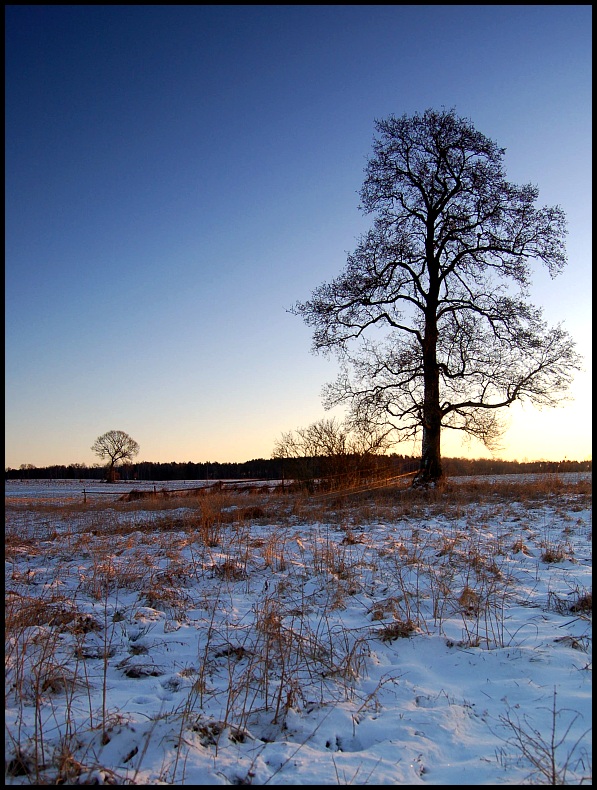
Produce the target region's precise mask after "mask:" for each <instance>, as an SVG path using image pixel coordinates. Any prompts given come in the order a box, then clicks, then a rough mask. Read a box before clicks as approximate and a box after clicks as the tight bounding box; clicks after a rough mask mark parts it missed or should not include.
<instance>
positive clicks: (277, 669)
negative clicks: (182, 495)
mask: <svg viewBox="0 0 597 790" xmlns="http://www.w3.org/2000/svg"><path fill="white" fill-rule="evenodd" d="M560 477H562V476H560ZM588 477H589V479H590V475H589V476H588ZM585 478H586V476H585ZM575 479H577V480H580V479H581V478H578V476H577V477H576V478H575ZM573 482H574V481H573V480H572V478H571V484H569V485H566V486H564V487H560V488H558V487H557V486H555V485H554V488H553V491H552V490H550V488H549V484H546V485H545V486H544V488H545V494H544V495H543V496H542V498H537V497H536V496H535V497H531V498H529V497H528V496H526V495H525V494H524V493H523V491H524V490H525V489H524V483H523V482H522V483H521V484H520V490H521V493H520V497H519V498H517V497H513V498H512V497H510V498H500V497H492V496H487V497H480V499H479V501H478V502H470V501H467V500H466V499H465V498H459V497H454V499H453V501H449V500H447V499H442V498H441V497H440V496H439V495H437V496H432V497H431V498H430V500H429V502H428V504H424V503H423V504H419V505H416V504H404V503H401V502H400V498H399V496H396V497H395V499H394V500H393V504H392V500H387V502H386V501H385V500H382V499H378V498H377V497H376V498H374V499H373V500H372V501H371V502H369V503H367V504H365V505H363V504H362V503H361V504H358V503H357V502H356V501H355V502H354V503H352V504H351V503H350V501H348V500H347V501H346V502H345V504H344V506H342V507H341V506H340V504H338V503H335V504H334V503H333V501H332V500H328V501H326V502H323V500H322V501H321V502H320V503H319V504H318V505H316V504H314V500H310V501H309V500H304V501H298V502H297V503H295V504H293V503H292V501H291V499H290V498H288V497H287V498H286V499H285V498H284V497H283V496H282V497H280V496H274V495H273V494H264V495H263V496H260V498H259V499H258V500H256V499H255V496H253V499H251V504H252V505H255V504H257V502H258V503H259V505H260V506H261V507H262V508H263V511H264V515H263V517H256V518H249V517H247V518H243V516H242V513H243V508H242V504H243V503H242V501H240V499H238V497H239V494H236V495H235V494H232V493H230V494H225V493H221V494H216V495H214V497H213V504H211V505H210V504H209V503H210V502H211V500H210V497H209V496H208V497H205V498H204V499H203V500H193V501H191V500H189V502H188V503H184V502H179V501H176V502H173V503H172V505H171V507H167V506H166V505H165V504H164V503H162V505H161V507H160V506H159V505H158V504H156V503H154V504H153V505H152V504H150V502H149V500H148V501H140V502H135V503H130V504H129V503H115V502H114V501H113V500H110V501H108V500H109V498H108V497H105V498H102V497H100V496H99V495H98V496H97V497H96V499H95V500H93V501H91V502H90V501H88V503H87V504H85V505H82V494H81V492H82V490H83V487H85V486H82V485H81V482H80V481H39V482H37V481H24V482H22V483H19V482H7V483H6V489H5V490H6V503H7V509H6V536H7V537H6V571H5V577H6V578H5V581H6V606H7V622H9V621H10V622H11V623H12V624H13V627H12V628H10V629H8V630H7V634H8V638H7V647H6V760H7V761H8V763H7V765H8V771H7V775H6V784H31V783H43V782H42V780H43V781H45V782H46V783H48V781H49V783H62V782H63V781H64V780H65V779H66V780H69V781H70V782H71V783H72V782H78V783H83V782H85V783H97V784H102V783H106V784H125V783H127V784H130V783H134V784H177V785H182V784H210V785H218V784H254V785H259V784H271V785H293V784H296V785H308V784H331V785H335V784H357V785H358V784H382V785H383V784H387V785H396V784H438V785H439V784H448V785H461V784H462V785H473V784H521V783H524V782H527V781H528V782H542V783H546V784H551V783H553V781H552V779H553V778H554V777H553V774H550V773H549V772H550V770H551V769H550V765H551V758H552V756H553V757H554V761H553V769H554V770H555V772H556V774H557V779H558V783H564V782H565V783H568V784H583V783H589V782H590V777H591V770H592V767H591V760H592V746H591V735H590V727H591V645H592V641H591V612H590V611H588V612H587V611H584V610H583V609H582V608H579V607H578V606H575V604H578V603H579V602H580V601H582V600H583V595H585V596H586V595H587V594H588V593H589V592H590V591H591V589H592V571H591V562H592V554H591V528H592V527H591V525H592V515H591V509H590V507H591V502H590V497H589V495H588V494H586V493H585V494H583V493H582V492H581V488H580V485H579V487H578V488H579V490H578V492H577V491H575V486H574V485H573V484H572V483H573ZM50 483H51V484H52V485H50ZM86 483H87V487H88V489H91V488H96V489H97V490H100V489H101V487H100V486H97V485H96V486H91V485H89V481H86ZM152 485H153V484H152ZM195 485H197V483H196V482H195ZM496 485H498V483H496ZM121 486H122V490H131V488H132V487H135V488H139V487H140V486H138V485H137V484H134V485H131V484H121ZM156 487H157V489H158V490H159V489H160V488H162V487H170V484H167V485H165V486H162V485H161V484H156ZM171 487H174V485H172V486H171ZM462 487H463V488H464V487H465V483H464V482H462ZM44 496H45V497H47V498H48V501H47V504H46V505H44V504H43V502H44V500H43V497H44ZM234 496H236V497H237V499H236V500H234ZM240 496H241V497H242V495H240ZM244 496H245V497H248V495H244ZM57 497H58V498H60V497H62V501H63V505H64V504H65V503H68V502H69V501H70V502H75V504H74V505H71V506H70V507H68V506H64V507H63V506H60V505H59V504H57V503H56V498H57ZM246 501H249V500H248V499H246ZM388 502H389V503H390V504H388ZM216 504H217V511H218V512H219V513H220V514H222V513H226V514H227V517H226V518H223V519H220V521H218V520H217V519H216V521H215V522H213V519H212V521H211V522H210V520H209V518H206V517H203V516H201V518H200V517H199V515H198V514H199V513H200V508H201V507H202V508H204V510H205V513H207V510H209V508H210V507H211V508H212V510H213V508H215V505H216ZM201 513H203V511H201ZM548 550H549V551H551V555H548V554H547V552H548ZM547 556H550V557H551V558H552V559H554V558H555V559H556V560H557V561H550V562H548V561H546V560H545V559H544V558H545V557H547ZM42 604H43V606H42ZM48 612H51V613H53V616H52V617H50V616H49V615H48ZM19 624H20V625H19ZM19 755H20V756H19ZM17 757H18V759H17ZM36 766H37V767H36ZM58 778H60V780H61V781H60V782H58V781H57V779H58Z"/></svg>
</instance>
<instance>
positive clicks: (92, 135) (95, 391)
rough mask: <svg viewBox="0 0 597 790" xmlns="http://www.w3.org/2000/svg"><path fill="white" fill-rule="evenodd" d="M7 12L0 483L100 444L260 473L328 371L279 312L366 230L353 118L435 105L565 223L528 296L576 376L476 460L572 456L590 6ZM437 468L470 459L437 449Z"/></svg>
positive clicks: (469, 452) (585, 443) (584, 402)
mask: <svg viewBox="0 0 597 790" xmlns="http://www.w3.org/2000/svg"><path fill="white" fill-rule="evenodd" d="M5 14H6V189H5V191H6V273H5V283H6V288H5V293H6V457H5V466H10V467H13V468H17V467H18V466H20V465H21V464H23V463H31V464H34V465H36V466H45V465H49V464H69V463H74V462H78V463H85V464H88V465H91V464H93V463H95V462H97V461H98V459H97V457H96V456H94V455H93V453H92V452H91V449H90V447H91V445H92V443H93V442H94V440H95V439H96V437H97V436H98V435H100V434H102V433H104V432H106V431H108V430H112V429H115V430H123V431H126V432H127V433H129V434H130V435H131V436H132V437H133V438H134V439H135V440H136V441H137V442H138V443H139V445H140V447H141V451H140V453H139V456H138V459H137V460H146V461H164V462H166V461H181V462H182V461H197V462H200V461H245V460H249V459H252V458H269V457H270V456H271V453H272V450H273V446H274V443H275V441H276V439H278V438H279V437H280V434H281V433H282V432H285V431H289V430H294V429H296V428H298V427H306V426H307V425H308V424H310V423H311V422H314V421H315V420H318V419H320V418H322V417H324V416H331V415H332V414H336V413H338V412H332V413H326V412H325V411H324V410H323V406H322V404H321V389H322V387H323V385H324V384H325V383H326V382H328V381H331V380H333V379H334V378H335V374H336V371H337V367H336V364H335V363H334V362H333V361H331V360H328V359H326V358H325V357H320V356H316V355H314V354H312V353H311V350H310V349H311V334H310V331H309V329H308V328H307V327H306V326H305V325H304V324H303V322H302V320H301V319H300V318H299V317H297V316H294V315H292V314H290V313H289V312H288V309H289V308H290V307H291V306H292V305H293V304H294V303H295V302H296V301H302V300H305V299H307V298H308V297H309V295H310V293H311V291H312V290H313V289H314V288H315V287H317V286H318V285H319V284H321V283H322V282H324V281H329V280H331V279H333V278H334V277H336V276H337V275H338V274H339V273H340V272H341V270H342V269H343V267H344V264H345V262H346V254H347V252H349V251H351V250H353V249H354V248H355V247H356V244H357V238H358V236H359V235H360V234H361V233H363V232H364V231H365V230H366V229H367V228H368V227H370V225H371V223H372V218H371V217H365V216H363V215H362V214H361V213H360V212H359V209H358V205H359V197H358V192H359V190H360V187H361V185H362V182H363V178H364V172H363V171H364V167H365V164H366V161H367V158H368V157H369V156H370V154H371V152H372V141H373V135H374V132H375V129H374V120H375V119H380V118H385V117H387V116H388V115H390V114H394V115H397V116H400V115H403V114H404V113H407V114H412V113H415V112H423V111H424V110H425V109H427V108H429V107H434V108H441V107H442V106H444V107H446V108H451V107H454V108H455V109H456V112H457V113H458V114H459V115H462V116H465V117H468V118H470V119H471V120H472V122H473V123H474V125H475V126H476V128H477V129H478V130H479V131H481V132H483V133H484V134H486V135H487V136H488V137H490V138H492V139H493V140H495V141H496V142H497V143H498V144H499V145H500V146H502V147H505V148H506V149H507V150H506V157H505V165H506V170H507V175H508V178H509V180H511V181H513V182H515V183H518V184H524V183H533V184H537V185H538V187H539V190H540V195H539V203H540V205H544V204H547V205H551V204H559V205H561V206H562V207H563V209H564V210H565V212H566V214H567V217H568V227H569V235H568V239H567V249H568V259H569V263H568V267H567V268H566V270H565V271H564V273H563V274H562V275H560V276H559V277H558V278H557V279H555V280H551V279H550V278H549V276H548V275H547V273H546V272H545V271H544V270H541V269H538V271H537V274H536V277H535V279H534V287H533V290H532V297H531V300H532V301H533V303H535V304H537V305H540V306H542V307H543V308H544V312H545V318H546V320H547V321H548V323H550V324H556V323H558V322H560V321H562V322H563V323H564V326H565V328H567V329H568V331H569V332H570V333H571V334H572V335H573V337H574V338H575V339H576V341H577V343H578V350H579V351H580V353H582V354H583V356H584V357H585V363H584V366H585V370H584V372H583V373H582V374H579V375H577V377H576V380H575V383H574V386H573V389H572V391H571V394H572V396H573V398H574V400H573V401H572V402H571V403H570V404H569V405H568V406H566V407H565V408H559V409H556V410H548V411H542V412H537V411H535V410H533V409H530V408H528V407H526V408H524V409H522V408H519V407H515V408H513V409H510V412H511V415H512V423H511V427H510V429H509V431H508V433H507V434H506V436H505V438H504V449H503V451H502V452H500V453H499V456H500V457H502V458H506V459H517V460H520V461H522V460H523V459H525V458H528V459H529V460H536V459H540V458H543V459H549V460H561V459H563V458H565V457H566V458H568V459H575V460H584V459H586V458H590V457H591V452H592V445H591V410H592V397H591V369H590V366H591V346H590V343H591V258H590V254H591V216H592V213H591V21H592V9H591V7H590V6H586V5H585V6H581V5H559V6H558V5H556V6H551V5H549V6H547V5H524V6H522V5H521V6H516V5H497V6H495V5H494V6H464V5H453V6H450V5H439V6H435V5H429V6H425V5H422V6H421V5H416V6H415V5H406V6H403V5H390V6H375V5H374V6H369V5H368V6H359V5H356V6H353V5H335V6H334V5H327V6H326V5H324V6H317V5H315V6H309V5H305V6H301V5H295V6H275V5H274V6H259V5H257V6H209V5H207V6H201V5H200V6H150V5H147V6H128V5H125V6H52V5H49V6H43V5H41V6H8V7H5ZM449 433H452V432H449ZM419 450H420V448H419V447H418V446H415V447H413V446H412V445H411V444H407V445H401V446H399V447H397V448H396V451H397V452H403V453H407V454H410V453H413V454H416V453H418V452H419ZM442 450H443V454H444V455H446V456H468V457H486V456H488V455H489V454H488V453H487V451H486V450H485V449H484V448H483V446H482V445H480V444H477V443H472V444H470V445H466V444H465V445H461V444H460V443H459V442H458V441H455V440H454V437H453V436H449V435H448V432H444V436H443V438H442Z"/></svg>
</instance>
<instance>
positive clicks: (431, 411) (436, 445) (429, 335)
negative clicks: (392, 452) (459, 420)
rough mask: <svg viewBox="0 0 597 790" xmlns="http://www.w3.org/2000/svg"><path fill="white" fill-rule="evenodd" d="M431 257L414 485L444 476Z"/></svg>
mask: <svg viewBox="0 0 597 790" xmlns="http://www.w3.org/2000/svg"><path fill="white" fill-rule="evenodd" d="M433 263H435V262H434V261H433V258H432V256H431V257H430V273H433V274H434V275H435V276H434V277H432V278H431V279H432V281H433V287H430V293H429V297H428V304H427V311H426V316H425V338H424V340H423V377H424V387H425V393H424V402H423V444H422V449H421V468H420V469H419V471H418V472H417V474H416V475H415V478H414V480H413V485H414V486H420V485H422V486H425V485H435V484H436V483H439V482H440V481H441V480H442V478H443V476H444V473H443V469H442V458H441V444H440V437H441V429H442V413H441V408H440V405H439V365H438V364H437V340H438V330H437V312H436V311H437V294H438V290H439V286H438V283H437V266H433V265H432V264H433Z"/></svg>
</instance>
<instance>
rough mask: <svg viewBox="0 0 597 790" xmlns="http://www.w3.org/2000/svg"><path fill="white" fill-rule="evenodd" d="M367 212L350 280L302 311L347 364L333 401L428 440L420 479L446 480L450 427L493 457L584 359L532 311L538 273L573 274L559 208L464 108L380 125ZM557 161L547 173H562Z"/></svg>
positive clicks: (367, 185) (320, 346) (366, 189)
mask: <svg viewBox="0 0 597 790" xmlns="http://www.w3.org/2000/svg"><path fill="white" fill-rule="evenodd" d="M375 125H376V129H377V132H378V135H377V136H376V137H375V138H374V143H373V155H372V156H371V157H370V159H369V161H368V164H367V167H366V169H365V180H364V184H363V187H362V189H361V209H362V210H363V211H364V212H365V213H370V214H374V215H375V219H374V224H373V227H372V229H371V230H370V231H369V232H368V233H366V234H365V235H363V236H362V237H361V238H360V239H359V243H358V246H357V248H356V250H355V251H354V252H353V253H351V254H350V255H349V256H348V260H347V265H346V267H345V269H344V271H343V272H342V273H341V274H340V276H339V277H337V278H336V279H335V280H333V281H332V282H331V283H324V284H323V285H321V286H319V287H318V288H316V289H315V290H314V291H313V293H312V298H311V299H310V300H309V301H307V302H304V303H301V302H298V303H297V304H296V305H295V306H294V308H293V310H292V311H293V312H295V313H296V314H298V315H300V316H302V318H303V320H304V321H305V322H306V324H307V325H308V326H310V327H312V328H313V330H314V334H313V349H314V350H315V351H323V352H334V353H336V354H337V355H338V357H339V359H340V360H341V373H340V376H339V377H338V379H337V381H336V382H335V383H333V384H331V385H329V386H328V387H327V389H326V392H325V405H326V406H328V407H331V406H334V405H338V404H341V403H344V404H349V406H350V413H351V415H352V419H353V420H355V421H356V422H359V421H363V422H365V423H369V424H373V425H375V426H377V428H378V429H380V428H381V429H384V430H388V431H390V432H391V433H392V434H393V435H394V436H395V437H396V440H397V441H404V440H410V439H413V438H418V437H421V438H422V453H421V456H422V457H421V468H420V470H419V473H418V475H417V477H416V479H415V481H416V482H417V483H425V484H428V483H433V482H436V481H439V480H440V479H441V478H442V476H443V471H442V462H441V449H440V448H441V445H440V436H441V430H442V428H448V429H454V430H459V431H464V432H465V433H466V434H468V435H469V436H472V437H475V438H477V439H480V440H481V441H482V442H483V443H484V444H485V445H486V446H487V447H488V448H490V449H495V448H496V447H497V446H498V444H497V443H498V440H499V437H500V436H501V435H502V434H503V430H504V425H505V423H504V422H503V420H502V419H501V418H500V417H499V416H498V414H499V410H500V409H502V408H503V407H507V406H510V404H512V403H514V402H515V401H526V402H529V403H532V404H535V405H537V406H554V405H556V404H557V403H559V402H560V401H561V399H562V398H563V397H564V396H565V393H566V390H567V388H568V387H569V385H570V383H571V380H572V374H573V371H574V370H577V369H579V366H580V357H579V356H578V355H577V354H576V352H575V350H574V349H575V344H574V342H573V341H572V339H571V338H570V336H569V335H568V333H567V332H566V331H564V329H562V327H561V325H557V326H556V327H554V328H549V327H548V326H546V324H545V322H544V320H543V318H542V313H541V310H540V309H538V308H537V307H534V306H533V305H532V304H530V303H529V302H528V298H529V285H530V278H531V270H532V264H533V263H534V262H536V261H538V262H541V263H543V264H544V265H545V266H546V267H547V269H548V271H549V273H550V275H551V276H552V277H554V276H555V275H557V274H558V273H559V272H560V271H561V270H562V268H563V267H564V266H565V265H566V253H565V246H564V239H565V235H566V221H565V215H564V212H563V210H562V209H561V208H560V207H559V206H552V207H537V206H536V202H537V199H538V195H539V192H538V189H537V187H536V186H533V185H530V184H527V185H524V186H517V185H515V184H512V183H509V182H508V181H507V180H506V176H505V171H504V165H503V159H504V154H505V149H503V148H499V147H498V146H497V145H496V143H495V142H493V141H492V140H490V139H489V138H487V137H486V136H485V135H483V134H481V133H480V132H478V131H477V130H476V129H475V128H474V127H473V125H472V123H471V122H470V121H469V120H468V119H464V118H461V117H458V116H457V115H456V113H455V111H454V110H453V109H452V110H441V111H435V110H432V109H429V110H427V111H425V112H424V113H423V114H422V115H419V114H415V115H413V116H411V117H408V116H406V115H404V116H402V117H400V118H397V117H395V116H393V115H392V116H390V117H389V118H387V119H385V120H381V121H376V124H375ZM548 164H549V163H546V166H548Z"/></svg>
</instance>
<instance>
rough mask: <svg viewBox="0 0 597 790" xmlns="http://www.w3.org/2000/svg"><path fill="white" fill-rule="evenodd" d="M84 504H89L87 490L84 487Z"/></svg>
mask: <svg viewBox="0 0 597 790" xmlns="http://www.w3.org/2000/svg"><path fill="white" fill-rule="evenodd" d="M83 504H87V492H86V491H85V489H83Z"/></svg>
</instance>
